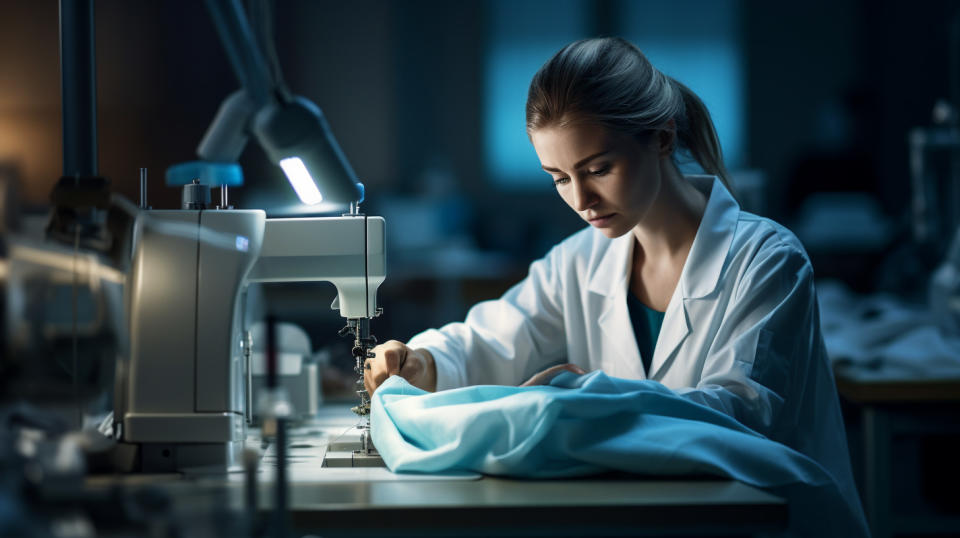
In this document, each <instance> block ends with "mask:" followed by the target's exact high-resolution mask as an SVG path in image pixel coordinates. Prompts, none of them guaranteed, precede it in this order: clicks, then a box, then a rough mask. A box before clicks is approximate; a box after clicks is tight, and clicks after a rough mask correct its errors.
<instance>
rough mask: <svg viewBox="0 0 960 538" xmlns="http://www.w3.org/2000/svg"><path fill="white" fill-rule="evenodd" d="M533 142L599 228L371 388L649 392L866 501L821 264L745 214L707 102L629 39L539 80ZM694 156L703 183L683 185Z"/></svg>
mask: <svg viewBox="0 0 960 538" xmlns="http://www.w3.org/2000/svg"><path fill="white" fill-rule="evenodd" d="M527 131H528V134H529V136H530V140H531V141H532V143H533V145H534V148H535V149H536V152H537V155H538V157H539V158H540V162H541V164H542V166H543V169H544V170H545V171H547V172H548V173H549V174H550V175H551V176H552V177H553V181H554V183H555V184H556V188H557V192H558V193H559V194H560V196H561V198H563V200H564V201H565V202H566V203H567V204H568V205H569V206H570V207H571V209H573V210H574V211H576V212H577V214H578V215H580V216H581V217H582V218H583V219H584V220H585V221H587V222H588V223H589V224H590V227H588V228H586V229H584V230H582V231H581V232H579V233H576V234H574V235H573V236H571V237H569V238H568V239H566V240H564V241H563V242H561V243H560V244H559V245H556V246H555V247H554V248H553V249H552V250H551V251H550V252H549V253H548V254H547V255H546V256H545V257H544V258H542V259H540V260H538V261H536V262H534V263H533V264H532V265H531V266H530V273H529V275H528V276H527V277H526V279H524V280H523V281H522V282H520V283H519V284H517V285H516V286H514V287H513V288H512V289H511V290H509V291H508V292H507V293H506V294H505V295H504V296H503V297H501V298H500V299H498V300H495V301H487V302H483V303H480V304H477V305H476V306H474V307H473V308H472V309H471V310H470V312H469V313H468V315H467V318H466V320H465V321H464V322H462V323H451V324H449V325H447V326H445V327H443V328H441V329H439V330H428V331H426V332H424V333H421V334H419V335H417V336H416V337H414V338H413V339H412V340H411V341H410V342H409V343H408V344H402V343H400V342H396V341H391V342H387V343H386V344H383V345H381V346H379V347H377V348H376V349H375V352H376V357H375V358H374V359H371V360H370V361H369V366H368V367H369V370H368V371H367V375H366V377H365V381H366V385H367V390H369V391H370V392H371V393H373V391H374V390H376V388H377V387H378V386H379V384H380V383H382V382H383V381H384V380H385V379H386V378H387V377H388V376H389V375H393V374H399V375H401V376H403V377H405V378H406V379H407V380H408V381H410V382H411V383H412V384H414V385H416V386H419V387H421V388H424V389H426V390H431V391H432V390H442V389H448V388H452V387H458V386H463V385H470V384H512V385H516V384H518V383H521V382H524V381H525V380H526V382H527V383H528V384H536V383H546V382H548V381H549V379H550V378H551V377H552V376H554V375H556V374H557V373H559V371H561V370H571V371H574V372H576V373H584V372H585V371H590V370H596V369H601V370H603V371H604V372H606V373H607V374H608V375H612V376H617V377H623V378H632V379H644V378H647V379H652V380H655V381H658V382H660V383H662V384H663V385H665V386H666V387H668V388H670V389H672V390H673V391H675V392H676V393H677V394H679V395H681V396H682V397H684V398H688V399H690V400H692V401H695V402H697V403H700V404H702V405H705V406H709V407H711V408H713V409H716V410H719V411H721V412H723V413H726V414H728V415H730V416H732V417H734V418H735V419H737V420H738V421H740V422H741V423H743V424H744V425H746V426H749V427H750V428H752V429H754V430H756V431H758V432H760V433H762V434H763V435H765V436H767V437H769V438H771V439H773V440H776V441H779V442H781V443H784V444H786V445H787V446H790V447H791V448H794V449H796V450H798V451H799V452H801V453H804V454H806V455H808V456H810V457H811V458H813V459H814V460H816V461H818V462H819V463H820V464H821V465H823V466H824V467H825V468H826V469H827V470H829V471H830V472H831V473H833V474H834V476H835V477H836V478H837V480H838V482H839V483H841V484H844V485H845V486H846V487H847V488H849V489H848V491H847V494H852V496H855V495H856V494H855V493H854V492H853V491H852V487H853V486H852V483H853V482H852V479H851V474H850V466H849V460H848V455H847V450H846V440H845V436H844V429H843V422H842V419H841V416H840V411H839V404H838V401H837V396H836V390H835V386H834V381H833V377H832V374H831V371H830V366H829V363H828V359H827V355H826V351H825V348H824V344H823V338H822V336H821V333H820V322H819V313H818V307H817V302H816V294H815V292H814V284H813V270H812V268H811V266H810V262H809V260H808V258H807V255H806V253H805V252H804V250H803V247H802V246H801V244H800V242H799V241H798V240H797V239H796V237H794V235H793V234H792V233H790V231H789V230H787V229H785V228H784V227H782V226H780V225H778V224H777V223H775V222H772V221H770V220H768V219H765V218H762V217H758V216H756V215H752V214H750V213H747V212H744V211H741V210H740V208H739V206H738V204H737V202H736V201H735V199H734V197H733V196H732V195H731V193H730V190H729V186H728V183H727V173H726V170H725V169H724V165H723V158H722V156H721V153H720V146H719V143H718V141H717V136H716V133H715V131H714V128H713V125H712V122H711V119H710V115H709V113H708V111H707V109H706V108H705V107H704V105H703V103H702V102H701V101H700V99H698V98H697V96H696V95H694V94H693V92H691V91H690V90H689V89H688V88H687V87H686V86H684V85H683V84H680V83H679V82H677V81H675V80H673V79H671V78H670V77H668V76H666V75H664V74H663V73H661V72H659V71H658V70H657V69H655V68H654V67H653V66H652V65H650V63H649V62H648V61H647V59H646V58H645V57H644V55H643V54H642V53H641V52H640V51H639V50H638V49H637V48H636V47H634V46H633V45H631V44H630V43H628V42H626V41H624V40H622V39H618V38H603V39H589V40H583V41H577V42H575V43H572V44H570V45H568V46H566V47H565V48H563V49H562V50H560V51H559V52H558V53H557V54H556V55H555V56H554V57H553V58H551V59H550V60H549V61H548V62H547V63H546V64H545V65H544V66H543V67H542V68H541V69H540V71H539V72H538V73H537V74H536V75H535V76H534V78H533V81H532V82H531V84H530V91H529V95H528V99H527ZM684 153H686V154H689V155H690V156H691V157H692V158H693V159H694V160H695V161H696V162H697V163H698V164H699V165H700V166H701V167H702V168H703V170H704V171H705V172H706V173H707V174H708V175H705V176H688V177H684V176H683V175H682V174H681V173H680V171H679V169H678V166H677V161H678V154H684ZM558 363H559V364H558ZM851 498H852V497H851Z"/></svg>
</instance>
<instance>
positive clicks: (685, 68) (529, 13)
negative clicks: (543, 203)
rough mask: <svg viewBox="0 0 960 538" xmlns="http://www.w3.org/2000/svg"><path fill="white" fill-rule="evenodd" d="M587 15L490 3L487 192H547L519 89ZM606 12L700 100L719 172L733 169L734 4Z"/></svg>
mask: <svg viewBox="0 0 960 538" xmlns="http://www.w3.org/2000/svg"><path fill="white" fill-rule="evenodd" d="M592 9H594V5H593V4H592V3H591V2H588V1H584V0H563V1H546V0H530V1H525V2H515V1H507V0H494V1H493V2H491V4H490V10H491V11H490V26H491V33H490V35H491V38H490V45H489V52H488V56H487V64H486V92H485V99H486V102H485V107H486V111H487V113H486V125H485V126H484V127H485V133H484V141H485V148H484V151H485V155H486V159H487V170H488V171H489V173H490V176H491V182H492V184H493V185H494V186H496V187H497V188H502V189H519V190H541V189H543V190H546V189H551V188H553V184H552V182H551V181H550V178H549V177H547V176H546V175H545V174H543V173H542V172H541V171H540V162H539V160H538V159H537V155H536V153H535V152H534V150H533V147H532V146H531V145H530V142H529V140H528V139H527V135H526V130H525V126H524V119H525V118H524V104H525V103H526V98H527V87H528V85H529V84H530V79H531V78H532V77H533V75H534V73H536V71H537V69H539V68H540V66H541V65H543V63H544V62H545V61H546V60H547V59H549V58H550V56H551V55H553V53H555V52H556V51H557V50H559V49H560V48H561V47H563V46H564V45H566V44H567V43H569V42H571V41H573V40H576V39H580V38H583V37H587V36H588V35H589V34H590V32H591V28H589V27H588V26H589V25H588V24H587V22H586V21H589V20H592V15H593V13H592V11H591V10H592ZM614 11H615V12H616V13H617V17H616V23H617V24H618V25H619V28H618V29H616V31H615V32H614V33H615V34H617V35H622V36H624V37H625V38H626V39H629V40H630V41H632V42H633V43H635V44H636V45H637V46H639V47H640V49H641V50H643V51H644V53H645V54H646V55H647V57H648V58H649V59H650V61H651V62H652V63H653V64H654V65H655V66H656V67H657V68H659V69H660V70H661V71H663V72H664V73H666V74H668V75H670V76H672V77H674V78H676V79H677V80H679V81H681V82H683V83H684V84H686V85H687V86H688V87H690V89H692V90H693V91H694V92H696V93H697V95H699V96H700V98H701V99H702V100H703V101H704V103H706V105H707V108H709V109H710V113H711V115H712V116H713V121H714V125H715V126H716V128H717V134H718V136H719V137H720V143H721V146H722V147H723V151H724V157H725V158H726V163H727V167H728V168H730V169H735V168H737V167H741V166H743V165H744V164H745V163H744V157H743V153H744V147H743V146H744V143H743V140H744V125H745V110H744V99H743V79H744V73H743V61H742V53H741V48H740V41H739V31H740V28H739V24H738V23H739V15H740V1H739V0H677V1H674V2H655V1H652V0H649V1H627V0H620V1H619V2H617V4H616V9H615V10H614Z"/></svg>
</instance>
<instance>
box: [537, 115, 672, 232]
mask: <svg viewBox="0 0 960 538" xmlns="http://www.w3.org/2000/svg"><path fill="white" fill-rule="evenodd" d="M530 139H531V140H532V141H533V147H534V149H536V151H537V156H539V157H540V164H541V165H542V166H543V169H544V170H545V171H546V172H547V173H549V174H550V176H552V177H553V182H554V184H555V185H556V187H557V192H558V193H560V197H561V198H563V201H564V202H566V203H567V205H569V206H570V207H571V208H572V209H573V210H574V211H576V212H577V214H578V215H580V218H582V219H583V220H585V221H587V222H589V223H590V224H591V225H592V226H594V227H596V228H598V229H599V230H600V231H601V232H603V234H604V235H606V236H607V237H610V238H614V237H620V236H621V235H623V234H625V233H628V232H630V231H631V230H632V229H633V228H634V227H635V226H637V225H638V224H639V223H640V222H641V221H643V219H644V217H645V216H646V214H647V213H648V212H649V210H650V207H651V206H652V205H653V203H654V200H656V198H657V195H658V194H659V192H660V186H661V181H662V178H661V172H660V170H661V168H660V155H659V154H660V151H659V144H658V141H659V137H657V136H647V137H642V140H638V139H637V138H636V137H634V136H630V135H627V134H622V133H619V132H616V131H612V130H610V129H607V128H605V127H603V126H600V125H597V124H593V123H573V124H568V125H564V126H560V127H545V128H542V129H537V130H535V131H532V132H531V133H530Z"/></svg>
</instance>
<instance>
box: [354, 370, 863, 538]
mask: <svg viewBox="0 0 960 538" xmlns="http://www.w3.org/2000/svg"><path fill="white" fill-rule="evenodd" d="M370 419H371V433H372V435H373V442H374V445H375V446H376V447H377V450H378V451H379V452H380V454H381V455H382V456H383V460H384V462H385V463H386V465H387V467H389V468H390V470H391V471H394V472H429V473H437V472H444V471H454V470H456V471H474V472H480V473H485V474H491V475H500V476H512V477H527V478H555V477H566V476H582V475H587V474H594V473H599V472H604V471H609V470H620V471H627V472H631V473H639V474H646V475H684V474H712V475H717V476H722V477H728V478H732V479H734V480H739V481H741V482H744V483H746V484H750V485H752V486H756V487H759V488H763V489H766V490H768V491H770V492H772V493H774V494H776V495H779V496H781V497H784V498H786V499H787V502H788V505H789V512H790V527H789V528H790V532H791V533H796V534H798V535H812V534H814V533H820V534H823V533H826V534H829V535H841V534H842V535H846V536H867V535H868V531H867V527H866V522H865V519H864V516H863V512H862V509H861V508H860V503H859V500H858V499H850V498H844V496H843V495H842V493H841V488H840V485H839V484H838V483H837V481H836V479H835V478H834V477H833V476H832V475H831V474H830V473H829V472H828V471H827V470H826V469H824V467H822V466H821V465H819V464H818V463H817V462H815V461H813V460H812V459H810V458H809V457H807V456H805V455H803V454H801V453H799V452H797V451H795V450H792V449H790V448H788V447H786V446H784V445H782V444H780V443H777V442H774V441H771V440H769V439H767V438H765V437H763V436H762V435H760V434H758V433H756V432H754V431H752V430H750V429H749V428H747V427H745V426H743V425H742V424H740V423H739V422H737V421H736V420H734V419H732V418H731V417H729V416H727V415H724V414H723V413H720V412H718V411H715V410H713V409H710V408H708V407H705V406H701V405H699V404H696V403H693V402H691V401H689V400H686V399H684V398H681V397H679V396H677V395H676V394H674V393H673V392H672V391H670V389H668V388H666V387H664V386H663V385H661V384H660V383H657V382H655V381H650V380H642V381H640V380H626V379H619V378H613V377H608V376H606V375H605V374H603V372H600V371H596V372H592V373H590V374H587V375H584V376H579V377H577V376H575V375H573V374H572V373H565V374H562V375H560V376H558V377H556V378H555V379H554V381H553V382H552V383H551V385H549V386H538V387H509V386H497V385H478V386H471V387H464V388H460V389H454V390H448V391H442V392H436V393H429V392H425V391H423V390H421V389H418V388H416V387H413V386H412V385H410V384H409V383H407V382H406V380H404V379H403V378H401V377H397V376H394V377H391V378H390V379H388V380H387V381H386V382H385V383H384V384H383V385H381V386H380V388H378V389H377V391H376V392H375V393H374V395H373V401H372V409H371V417H370ZM847 490H848V491H855V489H854V488H852V487H851V488H847Z"/></svg>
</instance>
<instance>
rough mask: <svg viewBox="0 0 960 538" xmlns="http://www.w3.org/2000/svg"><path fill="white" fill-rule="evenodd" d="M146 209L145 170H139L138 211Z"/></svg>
mask: <svg viewBox="0 0 960 538" xmlns="http://www.w3.org/2000/svg"><path fill="white" fill-rule="evenodd" d="M146 208H147V169H146V168H141V169H140V209H146Z"/></svg>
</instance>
